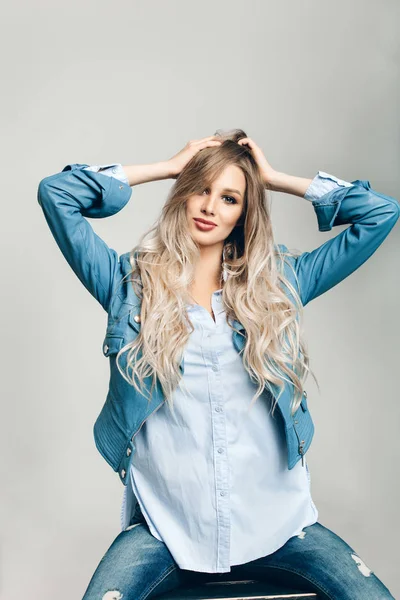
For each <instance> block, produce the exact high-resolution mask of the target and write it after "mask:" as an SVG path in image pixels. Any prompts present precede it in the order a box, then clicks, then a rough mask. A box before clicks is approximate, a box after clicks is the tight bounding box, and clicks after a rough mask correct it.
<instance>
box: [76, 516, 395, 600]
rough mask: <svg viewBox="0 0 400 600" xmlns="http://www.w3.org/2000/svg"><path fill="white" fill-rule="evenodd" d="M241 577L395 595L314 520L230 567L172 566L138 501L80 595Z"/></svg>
mask: <svg viewBox="0 0 400 600" xmlns="http://www.w3.org/2000/svg"><path fill="white" fill-rule="evenodd" d="M243 579H255V580H258V581H267V582H270V583H275V584H277V583H280V584H282V585H283V586H285V585H287V586H288V587H297V588H298V589H299V591H301V590H304V592H316V593H317V594H318V599H321V600H386V599H389V598H390V599H391V600H395V599H394V596H392V594H391V593H390V591H389V590H388V588H387V587H386V586H385V585H384V584H383V583H382V581H380V579H378V577H377V576H376V575H375V574H374V573H373V572H372V571H371V570H370V569H369V568H368V567H367V565H366V564H365V563H364V562H363V561H362V560H361V558H360V557H359V556H358V554H357V553H356V552H355V550H354V549H353V548H351V547H350V546H349V545H348V544H347V543H346V542H345V541H344V540H343V539H342V538H341V537H339V536H338V535H336V534H335V533H334V532H333V531H331V530H330V529H328V528H327V527H325V526H324V525H321V523H319V522H317V523H314V524H313V525H310V526H309V527H305V528H304V529H303V531H302V533H301V534H300V535H298V536H294V537H292V538H290V539H289V540H288V541H287V542H286V544H285V545H284V546H282V548H279V549H278V550H277V551H276V552H274V553H272V554H270V555H268V556H265V557H262V558H258V559H256V560H253V561H251V562H248V563H246V564H242V565H234V566H232V567H231V571H230V573H203V572H201V573H200V572H197V571H189V570H185V569H180V568H179V567H178V565H177V564H176V562H175V561H174V559H173V558H172V555H171V554H170V552H169V550H168V548H167V546H166V545H165V544H164V542H160V541H159V540H158V539H157V538H155V537H154V536H153V535H152V534H151V533H150V530H149V528H148V525H147V523H146V521H145V519H144V517H143V515H142V512H141V511H140V508H139V507H138V506H137V507H136V512H135V514H134V515H133V517H132V519H131V521H130V524H129V526H128V527H127V528H126V529H125V530H124V531H121V533H120V534H119V535H118V536H117V537H116V538H115V540H114V541H113V543H112V544H111V546H110V547H109V549H108V550H107V552H106V553H105V554H104V556H103V558H102V559H101V561H100V563H99V565H98V567H97V569H96V571H95V572H94V574H93V576H92V578H91V580H90V582H89V585H88V587H87V590H86V592H85V595H84V596H83V599H82V600H148V599H150V598H157V597H158V596H159V595H160V594H163V593H165V592H168V591H172V590H174V589H177V588H179V587H182V586H183V585H194V586H195V585H200V584H201V583H207V582H210V581H234V580H238V581H239V580H243Z"/></svg>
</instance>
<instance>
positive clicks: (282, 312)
mask: <svg viewBox="0 0 400 600" xmlns="http://www.w3.org/2000/svg"><path fill="white" fill-rule="evenodd" d="M215 135H217V136H218V137H219V138H220V139H221V141H222V142H223V143H222V144H220V145H219V146H218V147H209V148H205V149H203V150H201V151H200V152H198V153H197V154H196V155H195V156H194V157H193V158H192V159H191V160H190V162H189V163H188V164H187V165H186V166H185V168H184V169H183V170H182V171H181V173H180V174H179V176H178V177H177V179H176V181H175V183H174V185H173V186H172V188H171V190H170V192H169V194H168V197H167V200H166V202H165V204H164V206H163V208H162V211H161V214H160V216H159V218H158V219H157V221H156V223H155V225H154V226H153V227H152V228H151V229H149V230H148V231H146V232H145V233H144V234H143V235H142V236H141V237H140V239H139V243H138V244H137V245H136V246H134V248H133V249H132V250H131V252H130V262H131V266H132V271H131V272H130V273H128V276H130V275H132V278H131V280H130V281H131V282H132V285H133V287H134V290H135V293H136V295H137V296H138V298H140V300H141V330H140V333H139V334H138V336H137V337H136V338H135V339H134V340H133V341H132V342H130V343H129V344H126V345H125V346H124V347H123V348H121V350H120V351H119V353H118V356H117V365H118V369H119V371H120V373H121V375H122V376H123V377H124V378H125V379H126V380H127V381H128V382H129V383H130V384H131V385H133V386H134V387H135V388H136V389H137V391H138V392H139V393H142V394H143V390H144V388H145V386H144V378H146V377H149V376H150V377H152V387H151V391H150V396H151V393H152V391H153V389H154V386H155V385H156V379H157V378H158V381H159V384H160V385H161V388H162V390H163V393H164V396H165V399H166V401H167V404H168V405H169V407H170V409H171V410H173V393H174V390H175V389H176V387H177V386H178V385H180V384H184V382H183V378H182V374H181V372H180V371H179V365H180V363H181V361H182V359H183V355H184V350H185V346H186V343H187V341H188V338H189V336H190V334H191V333H192V331H193V329H194V328H193V325H192V324H191V321H190V319H189V317H188V313H187V309H186V304H187V303H188V302H191V301H192V300H190V297H189V296H188V289H190V287H191V286H192V284H193V283H194V265H195V264H196V262H197V260H198V258H199V256H200V250H199V247H198V245H197V243H196V242H195V241H194V240H193V238H192V236H191V234H190V233H189V228H188V222H187V216H186V200H187V198H188V197H189V196H190V195H191V194H198V193H201V192H202V190H204V189H205V188H206V187H207V186H209V185H210V184H211V183H212V182H213V180H214V179H215V178H216V177H218V175H219V174H220V173H221V172H222V171H223V170H224V169H225V168H226V167H227V166H228V165H237V166H238V167H240V168H241V169H242V171H243V173H244V175H245V179H246V192H245V199H244V203H243V213H242V215H241V217H240V218H239V221H238V224H239V226H237V227H234V228H233V230H232V232H231V233H230V235H229V236H228V237H227V238H226V239H225V241H224V247H223V253H222V258H221V280H220V281H221V287H222V303H223V306H224V308H225V311H226V319H227V322H228V323H229V319H231V318H233V319H236V320H238V321H239V322H240V323H241V324H242V325H243V326H244V328H245V338H246V342H245V346H244V350H243V354H242V361H243V365H244V368H245V369H246V371H247V372H248V374H249V376H250V378H251V380H252V381H253V382H255V383H258V388H257V391H256V394H255V395H254V396H253V398H252V401H251V403H250V406H252V405H253V403H254V402H255V401H256V400H257V398H258V397H259V396H260V395H261V394H262V393H263V390H264V388H265V386H267V387H268V388H269V389H271V388H270V383H273V384H275V385H278V387H279V388H281V389H280V392H279V395H278V398H276V402H275V404H274V405H273V407H272V414H273V412H274V409H275V406H276V403H277V400H278V399H279V397H280V395H281V393H282V392H283V389H284V381H285V380H286V381H288V382H289V383H291V384H292V385H293V386H294V394H293V401H292V405H291V408H292V414H294V412H295V411H296V410H297V408H298V407H299V405H300V401H301V398H302V395H303V391H304V387H303V385H304V382H305V380H306V378H307V373H308V372H311V370H310V369H309V356H308V352H307V348H306V344H305V342H304V341H303V340H302V339H301V327H300V324H301V322H302V318H303V307H302V304H301V300H300V298H299V296H298V294H297V292H296V290H295V289H294V288H293V286H292V285H291V284H290V282H289V281H288V280H287V278H285V277H284V271H283V263H284V261H283V259H284V256H285V255H288V254H289V255H295V254H298V251H294V252H291V251H289V252H288V253H284V252H281V251H280V249H279V247H278V246H276V247H275V244H274V236H273V231H272V223H271V216H270V204H271V199H270V197H269V190H268V189H267V188H266V186H265V183H264V182H263V180H262V177H261V173H260V170H259V168H258V165H257V163H256V161H255V159H254V157H253V156H252V154H251V151H250V150H249V149H248V148H246V147H244V146H241V145H240V144H238V143H237V142H238V140H240V139H241V138H244V137H247V135H246V133H245V132H244V131H243V130H241V129H234V130H231V131H229V132H225V133H223V132H222V131H221V130H218V131H217V132H216V133H215ZM277 254H278V255H279V260H277V256H276V255H277ZM280 284H284V285H285V286H287V289H288V290H289V291H290V292H291V294H292V296H293V298H294V299H295V302H296V305H295V304H294V303H293V302H292V301H291V300H290V299H289V298H288V296H287V295H286V294H285V292H284V291H283V290H282V288H281V285H280ZM229 326H230V327H231V328H233V327H232V325H231V323H229ZM240 334H241V335H244V334H243V333H242V332H240ZM125 352H127V356H126V369H123V368H122V367H121V365H120V364H119V360H118V359H119V358H120V356H121V354H122V353H125ZM140 353H141V356H140V358H139V357H138V355H139V354H140ZM124 362H125V361H124ZM313 377H314V375H313ZM135 378H137V379H138V381H139V383H140V387H138V384H137V383H136V381H135ZM314 379H315V377H314ZM183 388H186V386H184V385H183ZM272 397H273V396H272Z"/></svg>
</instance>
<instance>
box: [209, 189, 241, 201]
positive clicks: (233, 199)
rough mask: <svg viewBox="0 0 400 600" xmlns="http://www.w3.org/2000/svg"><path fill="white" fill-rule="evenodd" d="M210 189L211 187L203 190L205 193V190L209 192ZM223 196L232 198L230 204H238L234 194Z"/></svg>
mask: <svg viewBox="0 0 400 600" xmlns="http://www.w3.org/2000/svg"><path fill="white" fill-rule="evenodd" d="M208 191H209V189H208V188H206V189H205V190H203V192H202V193H203V194H204V192H208ZM222 197H223V198H229V200H232V202H228V204H237V200H236V198H233V197H232V196H222Z"/></svg>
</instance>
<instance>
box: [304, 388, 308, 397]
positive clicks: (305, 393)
mask: <svg viewBox="0 0 400 600" xmlns="http://www.w3.org/2000/svg"><path fill="white" fill-rule="evenodd" d="M304 395H305V397H306V398H307V392H306V390H304Z"/></svg>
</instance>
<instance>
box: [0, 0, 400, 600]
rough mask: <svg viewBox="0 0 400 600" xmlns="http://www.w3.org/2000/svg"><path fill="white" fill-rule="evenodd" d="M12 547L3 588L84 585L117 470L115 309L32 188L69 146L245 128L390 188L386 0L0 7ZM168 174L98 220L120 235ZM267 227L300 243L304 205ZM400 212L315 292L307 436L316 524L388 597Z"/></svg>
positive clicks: (307, 229)
mask: <svg viewBox="0 0 400 600" xmlns="http://www.w3.org/2000/svg"><path fill="white" fill-rule="evenodd" d="M2 24H3V35H2V37H1V42H0V43H1V45H2V53H1V57H2V58H1V61H2V80H3V91H2V97H1V99H2V111H1V120H2V123H1V129H2V141H3V142H5V143H3V144H2V167H3V170H2V185H3V193H2V219H1V228H2V232H1V233H2V234H1V244H2V250H3V251H2V253H1V259H2V267H3V268H2V295H1V296H2V310H1V316H2V328H1V331H2V335H3V339H2V344H1V349H0V352H1V354H2V360H1V364H2V384H3V385H2V388H3V389H2V412H1V457H2V461H1V478H2V479H1V481H2V494H1V497H2V510H1V517H2V527H1V530H2V534H1V537H2V540H1V544H2V550H1V593H2V597H4V598H7V600H17V599H20V598H30V599H33V600H36V599H38V600H39V599H40V600H51V599H53V598H57V599H58V600H70V599H71V598H73V599H78V598H81V597H82V596H83V593H84V591H85V589H86V587H87V585H88V582H89V580H90V578H91V576H92V574H93V572H94V570H95V569H96V567H97V565H98V563H99V561H100V560H101V558H102V556H103V554H104V553H105V551H106V550H107V548H108V547H109V546H110V544H111V543H112V541H113V540H114V538H115V537H116V536H117V535H118V533H119V531H120V530H119V527H120V524H119V516H120V505H121V500H122V492H123V487H122V484H121V483H120V480H119V477H118V475H117V474H116V473H114V472H113V471H112V469H111V467H109V466H108V464H107V463H106V462H105V461H104V459H103V458H102V457H101V456H100V454H99V453H98V451H97V450H96V448H95V445H94V440H93V434H92V428H93V424H94V422H95V420H96V418H97V415H98V413H99V412H100V410H101V407H102V405H103V402H104V400H105V396H106V391H107V384H108V375H109V367H108V359H106V358H105V357H104V356H103V354H102V350H101V348H102V341H103V337H104V332H105V325H106V313H105V312H104V311H103V310H102V308H101V307H100V305H99V304H98V303H97V302H96V301H95V300H94V299H93V298H92V297H91V296H90V294H89V293H88V292H87V291H86V290H85V288H84V287H83V285H82V284H81V283H80V282H79V280H78V279H77V278H76V276H75V275H74V273H73V272H72V270H71V269H70V267H69V266H68V264H67V263H66V261H65V260H64V258H63V257H62V255H61V253H60V251H59V250H58V248H57V246H56V244H55V241H54V240H53V238H52V236H51V234H50V231H49V229H48V227H47V224H46V222H45V220H44V216H43V214H42V212H41V209H40V207H39V205H38V203H37V199H36V192H37V186H38V183H39V181H40V179H42V178H43V177H45V176H47V175H50V174H52V173H55V172H57V171H60V170H61V169H62V168H63V167H64V166H65V165H66V164H68V163H74V162H85V163H89V164H96V163H104V164H106V163H110V162H121V163H122V164H130V163H148V162H156V161H159V160H165V159H167V158H169V157H170V156H172V155H173V154H175V153H176V152H177V151H178V150H179V149H181V148H182V147H183V146H184V145H185V144H186V142H187V141H188V140H189V139H196V138H200V137H205V136H208V135H212V134H213V133H214V132H215V130H216V129H219V128H222V129H228V128H232V127H241V128H243V129H244V130H245V131H246V132H247V134H248V135H249V136H250V137H253V138H254V140H255V141H256V142H257V143H258V144H259V145H260V146H261V147H262V149H263V150H264V152H265V154H266V156H267V159H268V160H269V161H270V162H271V164H272V166H273V167H274V168H276V169H278V170H280V171H285V172H287V173H290V174H292V175H299V176H303V177H310V178H311V177H314V175H315V174H316V172H317V171H318V170H319V169H320V170H324V171H327V172H330V173H333V174H335V175H337V176H338V177H341V178H343V179H347V180H354V179H368V180H369V181H370V183H371V186H372V187H373V188H374V189H376V190H377V191H380V192H383V193H386V194H389V195H392V196H394V197H396V198H397V199H400V171H399V169H398V165H399V160H400V149H399V112H398V106H399V75H400V68H399V64H400V62H399V58H400V57H399V50H400V41H399V35H398V33H399V24H400V10H399V4H398V2H397V0H392V1H390V0H385V1H384V2H380V1H378V0H375V1H371V0H370V1H369V2H368V3H367V2H364V1H362V0H356V1H351V2H348V1H344V0H340V1H336V2H335V3H332V2H329V1H327V0H315V1H312V0H309V1H304V0H303V1H298V2H294V1H293V2H289V1H287V2H282V1H274V2H269V1H266V0H264V1H262V0H261V1H260V0H252V1H251V2H247V3H245V2H241V1H238V0H235V1H233V0H224V1H221V0H220V1H215V0H213V1H209V0H202V1H201V2H200V1H197V2H191V1H187V0H176V1H170V0H167V1H162V0H160V1H158V2H156V1H146V2H137V1H136V2H135V1H132V0H130V1H123V2H117V3H113V4H111V3H110V2H109V1H107V2H106V1H104V0H97V1H96V2H93V1H91V2H86V3H79V2H78V1H77V0H71V1H70V2H67V3H65V2H54V1H52V2H50V1H49V0H43V1H39V0H33V1H30V2H27V1H26V0H25V2H22V3H17V4H11V3H8V4H7V6H6V7H5V8H4V9H3V13H2ZM172 184H173V181H172V180H171V181H160V182H153V183H147V184H143V185H141V186H138V187H134V188H133V193H132V197H131V200H130V202H129V203H128V205H127V206H126V207H125V208H124V209H123V210H122V211H121V212H120V213H118V214H117V215H115V216H113V217H111V218H109V219H103V220H98V221H94V220H91V224H92V226H93V228H94V229H95V231H96V233H98V234H99V235H100V236H102V237H103V238H104V240H106V242H107V243H108V244H109V245H110V246H112V247H113V248H115V249H116V250H117V251H118V252H119V253H123V252H126V251H127V250H129V249H130V248H131V247H132V246H133V245H134V244H135V243H136V242H137V240H138V237H139V235H140V234H141V233H142V232H143V231H144V230H145V229H147V228H148V227H149V226H150V225H151V224H152V223H153V221H154V219H155V218H156V216H157V215H158V213H159V211H160V210H161V207H162V206H163V203H164V201H165V199H166V195H167V192H168V190H169V188H170V186H171V185H172ZM273 219H274V228H275V237H276V240H277V242H279V243H285V244H286V245H288V246H289V247H296V248H299V249H301V250H311V249H313V248H314V247H316V246H318V245H320V244H321V243H323V242H324V241H325V240H327V239H329V237H331V236H333V235H336V234H338V233H339V232H340V231H341V230H342V229H343V228H342V227H338V228H335V229H334V230H332V231H331V232H326V233H322V232H319V231H318V229H317V222H316V218H315V215H314V211H313V209H312V206H311V203H309V202H307V201H306V200H303V199H302V198H299V197H295V196H289V195H287V194H281V193H274V194H273ZM399 249H400V229H399V227H398V225H396V227H395V228H394V229H393V230H392V232H391V234H390V235H389V237H388V238H387V239H386V240H385V242H384V243H383V245H382V246H381V247H380V248H379V249H378V251H377V252H376V253H375V254H374V255H373V256H372V257H371V258H370V259H369V261H367V263H365V264H364V265H363V266H362V267H361V268H360V269H359V270H358V271H356V272H355V273H354V274H353V275H352V276H351V277H349V278H348V279H347V280H345V281H344V282H342V283H341V284H339V285H338V286H337V287H336V288H334V289H332V290H330V291H329V292H327V293H326V294H324V295H323V296H321V297H320V298H318V299H316V300H315V301H313V302H312V303H311V304H310V305H309V306H307V308H306V311H305V314H306V322H305V325H306V339H307V341H308V345H309V350H310V352H311V367H312V368H313V369H314V372H315V373H316V375H317V377H318V379H319V382H320V386H321V393H319V392H318V389H317V387H316V385H315V383H314V381H313V379H312V378H311V377H310V378H309V380H308V385H307V391H308V398H309V405H310V408H311V410H312V415H313V418H314V422H315V425H316V431H315V437H314V441H313V444H312V447H311V449H310V451H309V453H308V460H309V465H310V470H311V485H312V493H313V499H314V501H315V503H316V505H317V507H318V509H319V520H320V522H321V523H322V524H324V525H325V526H327V527H329V528H331V529H332V530H333V531H335V532H336V533H338V534H339V535H340V536H341V537H343V538H344V539H345V540H346V541H347V542H348V543H349V544H350V545H351V546H353V547H354V549H355V550H356V551H357V552H358V554H359V556H360V557H361V558H362V559H363V561H364V562H365V563H366V564H367V565H368V566H369V567H370V568H371V569H372V570H373V571H375V572H376V574H377V575H378V576H379V577H380V578H381V579H382V580H383V581H384V583H385V584H386V585H387V586H388V587H389V588H390V589H391V591H392V592H393V593H394V594H395V595H396V593H397V595H399V596H400V582H399V580H398V578H397V576H396V573H398V561H399V551H398V547H399V542H398V535H399V524H398V510H397V508H398V506H399V502H400V489H399V482H398V473H399V467H398V461H399V450H400V441H399V422H400V409H399V401H398V399H399V393H398V375H399V358H400V356H399V345H398V340H399V338H400V325H399V318H398V310H399V304H400V285H399V283H400V281H399Z"/></svg>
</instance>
